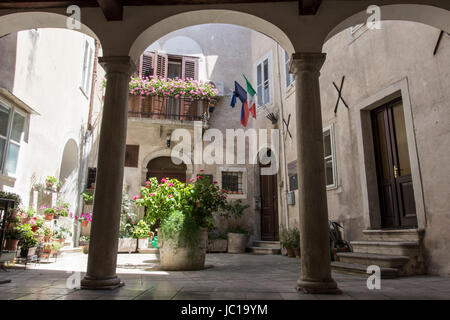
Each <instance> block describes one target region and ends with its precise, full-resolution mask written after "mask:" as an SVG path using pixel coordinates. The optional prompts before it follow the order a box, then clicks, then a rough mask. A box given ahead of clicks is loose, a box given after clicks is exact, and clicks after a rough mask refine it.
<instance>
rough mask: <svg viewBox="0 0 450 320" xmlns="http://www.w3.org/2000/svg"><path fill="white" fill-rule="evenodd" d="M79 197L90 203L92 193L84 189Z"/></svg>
mask: <svg viewBox="0 0 450 320" xmlns="http://www.w3.org/2000/svg"><path fill="white" fill-rule="evenodd" d="M81 197H82V198H83V200H84V203H85V204H92V203H93V202H94V195H93V194H92V193H90V192H88V191H84V192H83V193H82V194H81Z"/></svg>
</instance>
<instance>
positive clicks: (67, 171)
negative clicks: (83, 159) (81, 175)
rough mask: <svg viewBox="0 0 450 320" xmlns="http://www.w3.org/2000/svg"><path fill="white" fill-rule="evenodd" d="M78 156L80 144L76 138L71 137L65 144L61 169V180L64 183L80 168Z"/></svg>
mask: <svg viewBox="0 0 450 320" xmlns="http://www.w3.org/2000/svg"><path fill="white" fill-rule="evenodd" d="M78 157H79V155H78V145H77V143H76V141H75V140H74V139H69V140H68V141H67V142H66V144H65V146H64V150H63V155H62V158H61V166H60V170H59V180H60V181H61V182H62V183H64V182H65V180H66V179H67V178H69V177H70V176H71V175H72V174H73V171H75V170H76V169H77V168H78Z"/></svg>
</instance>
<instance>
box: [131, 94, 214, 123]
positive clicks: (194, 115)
mask: <svg viewBox="0 0 450 320" xmlns="http://www.w3.org/2000/svg"><path fill="white" fill-rule="evenodd" d="M207 112H208V101H206V100H193V99H190V98H174V97H159V96H147V97H146V96H137V95H132V94H130V95H129V97H128V116H129V117H133V118H147V119H168V120H185V121H197V120H203V119H205V117H206V115H207Z"/></svg>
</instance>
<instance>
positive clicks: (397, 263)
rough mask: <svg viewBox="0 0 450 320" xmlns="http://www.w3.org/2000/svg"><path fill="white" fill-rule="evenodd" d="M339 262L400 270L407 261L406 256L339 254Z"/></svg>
mask: <svg viewBox="0 0 450 320" xmlns="http://www.w3.org/2000/svg"><path fill="white" fill-rule="evenodd" d="M337 256H338V257H339V262H343V263H355V264H360V265H365V266H370V265H377V266H380V267H384V268H396V269H400V268H402V267H403V266H404V265H405V264H406V263H407V262H408V261H409V257H407V256H392V255H384V254H377V253H375V254H374V253H357V252H339V253H337Z"/></svg>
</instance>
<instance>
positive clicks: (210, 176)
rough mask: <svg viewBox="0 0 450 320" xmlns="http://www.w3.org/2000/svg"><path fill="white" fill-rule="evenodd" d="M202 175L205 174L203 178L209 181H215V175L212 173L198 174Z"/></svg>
mask: <svg viewBox="0 0 450 320" xmlns="http://www.w3.org/2000/svg"><path fill="white" fill-rule="evenodd" d="M200 174H201V175H202V176H203V179H205V180H208V181H209V183H211V184H212V183H213V181H214V180H213V179H214V178H213V175H212V174H203V173H199V174H198V175H200Z"/></svg>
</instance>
